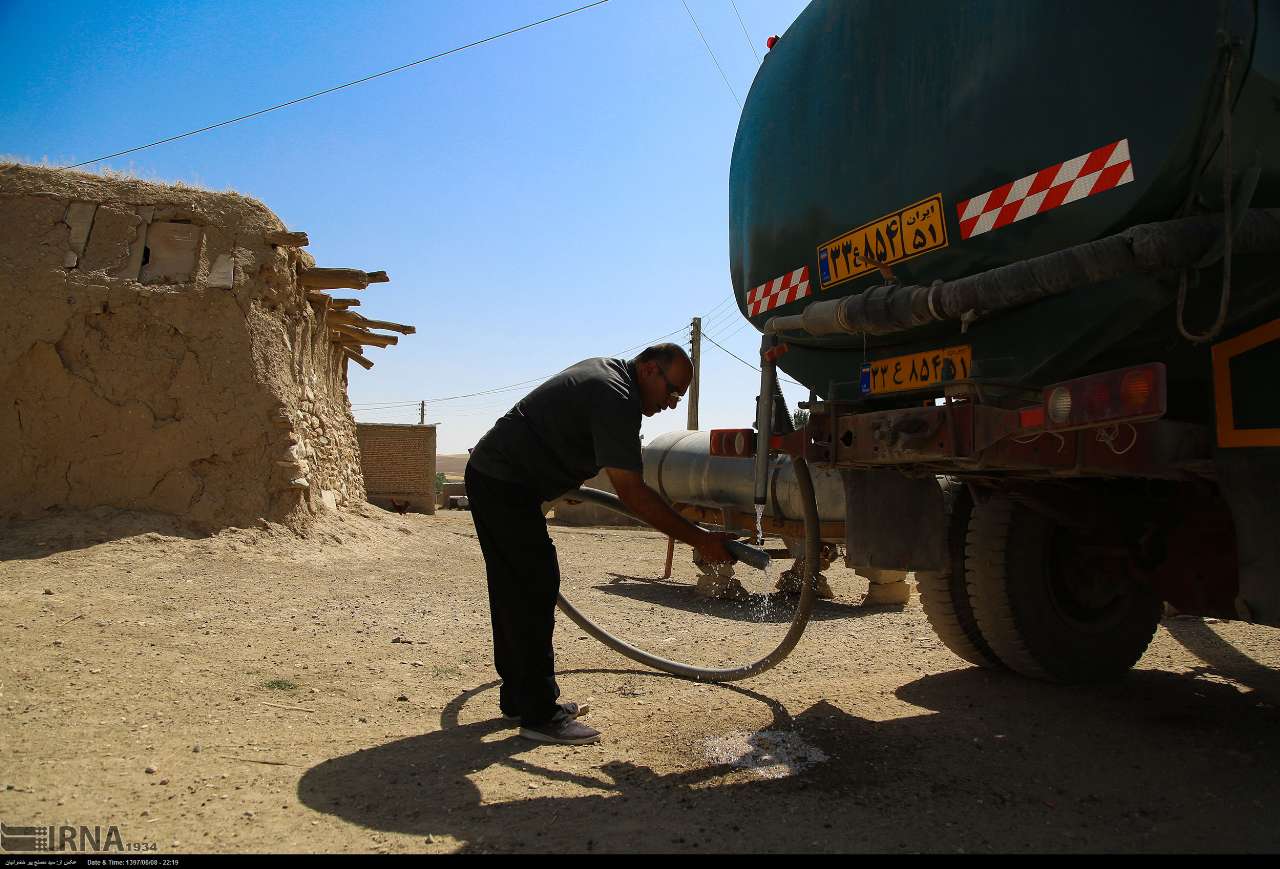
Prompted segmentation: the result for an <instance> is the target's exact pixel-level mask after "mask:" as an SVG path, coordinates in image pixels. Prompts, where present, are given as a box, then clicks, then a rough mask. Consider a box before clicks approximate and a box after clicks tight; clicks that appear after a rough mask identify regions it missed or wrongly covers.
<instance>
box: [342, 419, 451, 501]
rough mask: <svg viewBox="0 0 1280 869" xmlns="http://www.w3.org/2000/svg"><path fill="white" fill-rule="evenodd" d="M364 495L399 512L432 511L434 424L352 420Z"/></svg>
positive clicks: (434, 484)
mask: <svg viewBox="0 0 1280 869" xmlns="http://www.w3.org/2000/svg"><path fill="white" fill-rule="evenodd" d="M356 438H357V439H358V440H359V442H360V466H361V469H362V470H363V472H364V488H365V493H366V497H367V498H368V499H369V501H370V502H371V503H373V504H377V505H378V506H379V507H386V508H388V509H392V510H397V511H401V512H403V511H404V510H413V511H414V512H415V513H435V511H436V427H435V426H434V425H398V424H393V423H376V422H360V423H356Z"/></svg>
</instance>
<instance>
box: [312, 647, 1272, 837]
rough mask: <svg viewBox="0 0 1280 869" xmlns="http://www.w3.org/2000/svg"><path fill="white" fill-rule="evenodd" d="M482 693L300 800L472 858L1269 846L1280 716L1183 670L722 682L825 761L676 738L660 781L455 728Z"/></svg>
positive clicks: (697, 726) (703, 724)
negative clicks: (777, 685) (867, 690)
mask: <svg viewBox="0 0 1280 869" xmlns="http://www.w3.org/2000/svg"><path fill="white" fill-rule="evenodd" d="M572 672H573V673H576V674H590V673H611V674H624V675H626V676H627V677H628V678H632V677H645V678H654V679H670V678H671V677H668V676H665V675H662V674H656V673H650V672H647V671H638V670H576V671H572ZM492 687H494V684H493V683H490V684H487V685H482V686H479V687H477V688H475V689H472V690H470V691H468V692H465V693H464V694H462V695H460V696H459V697H458V698H456V699H455V700H454V701H453V702H452V703H451V704H450V706H449V707H447V708H446V710H445V711H444V713H443V714H442V716H441V729H439V730H435V731H432V732H428V733H424V734H422V735H420V736H414V737H410V738H407V739H400V740H396V741H393V742H389V743H386V744H384V745H380V746H375V747H373V748H369V749H366V750H363V751H359V752H356V753H354V754H350V755H346V756H343V757H337V758H334V759H332V760H328V761H325V762H323V763H320V764H318V765H317V766H315V767H313V768H311V769H310V770H308V771H307V772H306V773H305V774H304V775H303V776H302V779H301V780H300V781H299V784H298V794H299V797H300V799H301V800H302V802H303V803H305V804H306V805H307V806H309V807H311V808H313V809H315V810H316V811H321V812H325V813H328V814H333V815H335V816H337V817H340V818H342V819H344V820H347V821H349V822H351V823H353V824H358V825H360V826H363V827H366V828H369V829H371V830H382V831H390V832H396V833H405V834H412V835H415V836H422V837H425V836H427V835H429V834H434V835H437V836H438V835H442V834H443V835H448V836H452V837H454V838H456V839H458V840H460V841H461V842H462V843H463V845H462V849H463V850H468V851H512V852H516V851H530V850H538V851H575V852H585V851H592V850H596V851H606V852H607V851H642V852H653V851H675V850H679V851H685V852H692V853H707V852H717V851H726V852H734V851H817V850H834V851H874V850H912V851H956V850H965V851H973V850H987V851H1044V850H1060V851H1086V852H1097V851H1170V850H1180V851H1181V850H1190V851H1204V850H1210V851H1213V850H1224V849H1226V850H1245V851H1250V850H1274V849H1275V848H1276V847H1280V830H1277V829H1276V827H1275V825H1274V823H1272V818H1271V815H1270V813H1269V811H1268V810H1267V809H1266V808H1265V807H1267V806H1274V805H1275V802H1276V797H1277V796H1278V795H1280V784H1278V783H1277V782H1276V781H1275V776H1274V774H1273V771H1274V770H1275V769H1276V768H1277V765H1278V764H1280V740H1277V739H1276V737H1275V734H1276V732H1277V728H1276V725H1277V724H1280V715H1277V713H1276V712H1275V710H1274V709H1271V708H1264V707H1263V706H1259V704H1258V702H1257V700H1256V698H1255V697H1253V696H1252V695H1250V694H1248V693H1246V692H1240V691H1237V690H1236V689H1235V688H1233V687H1232V686H1230V685H1226V684H1223V683H1221V682H1215V681H1211V680H1206V679H1204V678H1201V677H1199V676H1197V675H1195V674H1190V675H1180V674H1173V673H1166V672H1161V671H1153V670H1144V671H1135V672H1134V673H1132V674H1130V676H1129V678H1127V679H1125V680H1124V681H1122V682H1118V683H1115V684H1112V685H1105V686H1091V687H1074V688H1073V687H1063V686H1055V685H1046V684H1042V683H1037V682H1032V681H1029V680H1026V679H1021V678H1017V677H1013V676H1010V675H1007V674H1000V673H992V672H988V671H982V670H978V669H963V670H955V671H951V672H947V673H941V674H936V675H930V676H925V677H923V678H920V679H917V680H915V681H913V682H910V683H908V684H906V685H903V686H902V687H900V688H899V689H898V690H897V691H896V692H895V699H896V700H897V701H898V702H899V704H900V705H898V706H897V708H896V710H895V711H897V712H898V713H899V714H898V715H897V716H896V717H888V718H887V719H885V720H872V719H870V718H864V717H860V716H857V715H853V714H850V713H849V712H848V711H846V710H845V709H844V708H842V706H841V705H840V703H839V702H831V701H827V700H819V701H817V702H814V703H812V704H811V705H810V706H809V707H808V708H807V709H805V710H804V711H803V712H801V713H799V714H796V715H794V716H792V715H791V714H790V713H789V712H788V711H787V709H786V708H785V707H784V706H783V705H782V704H781V703H779V702H778V701H777V700H774V699H772V698H769V697H766V696H763V695H760V694H757V693H755V692H751V691H749V690H747V689H743V688H741V687H738V686H732V685H722V686H719V687H720V688H722V689H723V690H725V691H732V692H737V693H739V694H742V695H745V696H747V697H750V698H752V699H755V700H757V701H758V702H761V703H763V704H764V705H765V706H766V707H767V709H768V710H769V715H768V718H769V723H768V724H766V725H764V726H763V727H761V729H762V730H763V729H771V730H784V731H791V732H794V733H796V734H797V735H799V736H800V737H802V738H803V739H804V740H805V741H806V742H807V743H809V744H810V745H812V746H814V747H816V748H817V749H819V750H820V751H822V752H824V753H825V754H826V755H828V759H827V760H826V761H825V762H823V763H820V764H818V765H816V766H813V767H811V768H809V769H807V770H805V771H803V772H801V773H800V774H798V775H794V776H792V777H788V778H780V779H765V778H759V777H757V776H756V775H755V774H754V773H751V772H748V771H744V770H735V769H732V768H731V767H730V766H729V765H726V764H722V763H712V762H709V761H707V760H706V759H705V757H704V756H703V755H702V754H701V752H700V751H699V750H698V749H696V748H694V749H688V748H687V747H685V748H684V749H681V748H680V747H679V745H678V743H677V744H672V745H669V746H667V747H668V749H670V750H669V751H668V752H667V754H675V755H677V756H679V755H681V754H687V755H688V756H687V757H686V758H683V760H684V761H685V768H684V769H681V770H679V771H677V772H658V771H656V770H654V769H653V768H651V767H648V766H644V765H642V764H638V763H634V762H631V761H628V760H626V759H622V758H619V759H615V760H606V761H605V762H603V763H596V764H594V765H593V764H592V763H589V762H586V761H587V759H588V758H596V759H599V758H600V757H602V756H604V757H608V756H609V755H610V754H614V755H616V754H618V753H619V752H620V751H622V750H624V749H621V748H618V747H616V744H615V745H614V746H612V751H611V750H610V749H611V746H610V745H608V744H607V745H606V747H605V750H604V751H603V752H599V751H596V752H595V753H594V754H587V753H585V752H584V753H583V754H581V755H577V756H576V757H575V755H574V751H575V750H573V749H567V748H561V747H556V746H537V745H534V744H532V743H529V742H526V741H524V740H522V739H520V738H519V737H518V736H516V735H515V731H514V730H509V731H507V732H509V733H510V734H511V735H510V736H508V737H507V738H502V739H493V738H492V737H494V736H495V735H497V734H498V733H499V732H500V731H502V730H503V727H504V725H503V723H502V722H501V721H498V720H487V721H480V722H474V723H469V724H459V723H458V712H459V710H460V709H461V708H462V706H463V705H464V704H465V703H466V702H467V701H468V700H469V699H470V698H472V697H475V696H476V695H477V694H479V693H481V692H483V691H486V690H489V689H491V688H492ZM890 702H892V701H890ZM904 707H905V709H906V710H907V711H906V712H905V714H901V713H902V711H903V708H904ZM913 707H914V708H913ZM712 715H713V713H710V712H706V713H703V714H702V715H701V716H699V720H698V721H696V722H692V721H690V720H689V718H688V714H686V716H685V719H684V721H683V723H682V726H681V729H682V730H685V731H691V732H696V733H697V734H701V735H702V736H703V737H711V736H719V735H720V729H722V727H723V725H717V724H716V722H715V721H714V719H713V717H712ZM578 758H581V760H578ZM566 761H569V762H568V763H566ZM574 761H577V762H576V763H575V762H574ZM495 765H502V766H506V767H508V768H510V769H514V770H519V771H520V772H522V773H524V774H525V775H526V776H527V782H526V780H524V779H519V780H515V781H513V780H512V779H511V778H510V777H508V778H507V779H506V780H505V782H504V787H506V788H507V790H505V791H496V790H494V787H495V786H494V785H492V784H486V785H485V787H486V788H487V789H488V792H486V791H484V790H482V788H481V785H480V784H477V782H476V781H473V778H472V777H475V778H476V779H478V780H481V781H483V777H482V774H483V773H484V771H485V770H487V769H489V768H490V767H493V766H495ZM553 766H555V767H558V768H552V767H553ZM549 781H557V782H566V783H572V784H574V785H576V786H578V788H580V789H581V790H580V791H579V793H577V794H576V795H572V796H562V795H561V796H534V797H530V794H531V793H532V792H533V791H532V790H531V789H528V784H529V783H532V784H539V783H546V782H549Z"/></svg>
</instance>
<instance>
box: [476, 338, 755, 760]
mask: <svg viewBox="0 0 1280 869" xmlns="http://www.w3.org/2000/svg"><path fill="white" fill-rule="evenodd" d="M692 380H693V365H692V364H691V363H690V362H689V357H688V356H687V355H685V352H684V350H683V349H681V348H680V347H679V346H677V345H675V344H658V345H656V346H653V347H649V348H647V349H645V350H644V351H643V352H642V353H641V354H640V355H639V356H637V357H636V358H635V359H632V360H630V361H628V360H625V359H603V358H597V359H586V360H583V361H582V362H579V363H578V364H576V365H573V366H570V367H569V368H566V369H565V370H564V371H561V372H560V373H559V374H557V375H556V376H555V377H552V378H551V379H550V380H548V381H547V382H545V383H543V384H542V385H541V386H539V387H538V388H537V389H535V390H533V392H531V393H529V394H528V395H527V396H525V397H524V398H523V399H522V400H521V401H520V402H519V403H518V404H516V406H515V407H513V408H512V409H511V410H510V411H508V412H507V413H506V415H505V416H503V417H502V418H501V419H499V420H498V421H497V422H496V423H495V424H494V426H493V428H492V429H490V430H489V432H488V433H487V434H486V435H485V436H484V437H482V438H481V439H480V442H479V443H478V444H476V446H475V448H474V449H473V450H472V452H471V458H470V459H469V460H468V462H467V471H466V481H467V497H468V499H469V500H470V502H471V516H472V519H473V520H474V521H475V526H476V535H477V536H478V537H479V539H480V548H481V550H482V551H483V552H484V561H485V568H486V572H487V575H488V581H489V613H490V617H491V619H492V623H493V657H494V664H495V666H496V668H497V670H498V675H499V676H501V677H502V689H501V692H500V696H499V700H498V702H499V705H500V707H501V709H502V714H503V715H504V716H505V717H507V718H509V719H515V718H519V720H520V725H521V727H520V735H521V736H524V737H527V738H529V739H535V740H539V741H542V742H557V743H563V744H569V745H585V744H587V743H591V742H596V741H598V740H599V739H600V733H599V731H597V730H595V729H593V728H591V727H587V726H586V725H585V724H583V723H581V722H580V721H577V720H576V719H577V717H578V716H579V715H582V714H584V713H585V712H586V711H587V710H586V708H585V707H580V706H578V704H576V703H557V698H558V697H559V696H560V688H559V686H558V685H557V684H556V680H555V657H554V651H553V649H552V646H551V635H552V631H553V630H554V627H555V607H556V595H557V594H558V593H559V590H560V566H559V563H558V562H557V560H556V549H555V544H553V543H552V542H551V538H550V536H548V534H547V523H546V520H545V519H544V518H543V515H542V503H543V502H544V501H552V500H554V499H556V498H558V497H560V496H561V495H563V494H564V493H565V492H568V491H570V490H572V489H576V488H577V487H578V486H580V485H582V483H583V481H585V480H588V479H590V478H591V477H593V476H595V475H596V474H597V473H599V472H600V469H601V468H603V469H604V470H605V472H606V473H607V474H608V476H609V482H611V483H612V484H613V488H614V491H616V492H617V493H618V497H619V498H620V499H621V500H622V502H623V504H625V505H626V506H627V507H628V508H629V509H630V510H632V511H633V512H634V513H635V514H636V515H637V516H639V517H640V518H641V519H643V520H645V521H646V522H648V523H649V524H650V525H652V526H653V527H654V528H656V529H658V530H659V531H662V532H664V533H666V534H668V535H670V536H672V537H674V538H676V539H677V540H682V541H684V542H685V543H688V544H690V545H691V546H693V547H695V548H696V549H697V550H698V551H699V553H700V555H701V556H702V559H703V560H704V561H706V562H708V563H711V564H717V563H723V562H729V561H732V560H733V559H732V556H730V555H729V553H728V552H727V551H726V550H725V548H724V541H725V540H726V539H728V538H729V537H731V535H728V534H715V533H712V532H709V531H704V530H702V529H701V528H699V527H697V526H696V525H694V524H693V523H691V522H689V521H687V520H686V519H685V518H684V517H682V516H680V515H679V514H678V513H676V512H675V511H674V510H672V509H671V507H670V506H668V505H667V503H666V502H665V501H664V500H662V496H660V495H659V494H658V493H657V492H655V491H653V490H652V489H650V488H649V487H648V486H647V485H645V482H644V475H643V471H644V466H643V464H642V462H641V458H640V418H641V417H642V416H653V415H654V414H655V413H658V412H659V411H662V410H667V409H669V408H674V407H675V406H676V404H677V403H678V402H679V401H680V399H681V398H682V397H683V396H684V393H685V392H686V391H687V390H688V388H689V383H690V382H691V381H692Z"/></svg>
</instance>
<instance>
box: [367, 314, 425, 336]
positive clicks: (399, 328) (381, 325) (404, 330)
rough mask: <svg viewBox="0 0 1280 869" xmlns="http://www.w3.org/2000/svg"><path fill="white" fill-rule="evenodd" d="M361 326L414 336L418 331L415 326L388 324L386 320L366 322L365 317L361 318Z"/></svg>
mask: <svg viewBox="0 0 1280 869" xmlns="http://www.w3.org/2000/svg"><path fill="white" fill-rule="evenodd" d="M360 325H361V326H364V327H365V328H366V329H386V330H387V331H388V332H399V333H400V334H401V335H413V334H415V333H416V332H417V331H418V330H417V329H415V328H414V327H413V326H404V325H401V324H400V323H388V322H387V321H386V320H366V319H364V318H363V317H361V318H360Z"/></svg>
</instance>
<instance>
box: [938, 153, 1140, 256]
mask: <svg viewBox="0 0 1280 869" xmlns="http://www.w3.org/2000/svg"><path fill="white" fill-rule="evenodd" d="M1132 180H1133V162H1132V161H1131V160H1130V159H1129V140H1128V139H1121V140H1120V141H1118V142H1112V143H1111V144H1110V145H1106V146H1104V147H1101V148H1097V149H1096V150H1093V151H1090V152H1089V153H1088V154H1081V155H1080V156H1079V157H1075V158H1073V159H1071V160H1066V161H1064V162H1062V163H1059V164H1057V165H1056V166H1050V167H1048V168H1047V169H1041V170H1040V171H1039V172H1034V173H1032V174H1031V175H1027V176H1025V177H1023V178H1019V179H1018V180H1017V181H1010V182H1009V183H1008V184H1003V185H1001V186H999V187H997V188H996V189H995V190H988V191H987V192H986V193H982V194H979V195H978V196H975V197H973V198H972V199H966V200H964V201H963V202H960V203H958V204H957V205H956V214H957V215H958V216H959V218H960V237H961V238H972V237H973V236H975V235H982V233H984V232H990V231H991V230H993V229H999V228H1000V227H1002V226H1008V225H1009V224H1010V223H1014V222H1016V221H1019V220H1025V219H1026V218H1028V217H1031V216H1033V215H1036V214H1043V213H1044V212H1046V211H1049V210H1050V209H1053V208H1057V207H1058V206H1059V205H1066V204H1067V203H1068V202H1075V201H1076V200H1077V199H1084V198H1085V197H1088V196H1093V195H1094V194H1095V193H1102V192H1103V191H1104V190H1110V189H1111V188H1112V187H1119V186H1120V185H1121V184H1128V183H1129V182H1130V181H1132Z"/></svg>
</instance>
